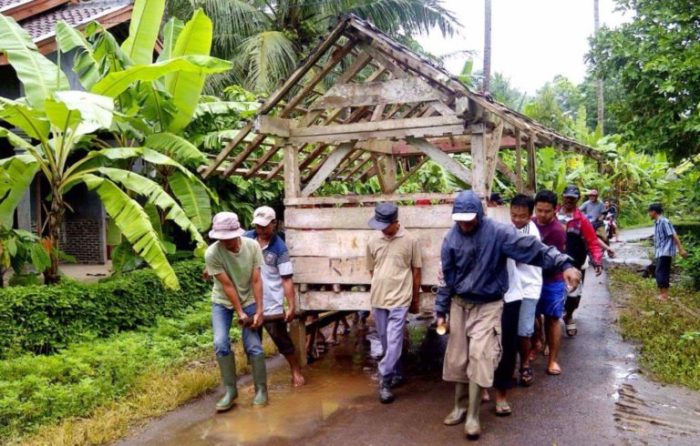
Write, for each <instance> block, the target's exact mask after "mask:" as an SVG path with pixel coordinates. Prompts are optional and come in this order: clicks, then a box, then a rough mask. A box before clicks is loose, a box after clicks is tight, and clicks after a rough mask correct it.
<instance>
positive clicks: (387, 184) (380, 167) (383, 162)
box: [369, 140, 396, 194]
mask: <svg viewBox="0 0 700 446" xmlns="http://www.w3.org/2000/svg"><path fill="white" fill-rule="evenodd" d="M369 144H370V145H371V146H373V147H374V148H377V149H389V150H391V146H392V142H391V141H387V140H382V141H370V143H369ZM372 158H373V159H374V162H375V164H376V165H377V174H378V176H379V185H380V187H381V188H382V193H384V194H390V193H392V192H394V190H396V158H394V156H393V155H381V156H378V155H375V154H374V153H372Z"/></svg>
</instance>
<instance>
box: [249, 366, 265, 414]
mask: <svg viewBox="0 0 700 446" xmlns="http://www.w3.org/2000/svg"><path fill="white" fill-rule="evenodd" d="M249 361H250V364H251V365H252V366H253V383H254V384H255V398H253V405H254V406H264V405H265V404H267V368H266V367H265V355H258V356H251V357H250V358H249Z"/></svg>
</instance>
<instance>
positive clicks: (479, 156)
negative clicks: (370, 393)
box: [203, 15, 602, 199]
mask: <svg viewBox="0 0 700 446" xmlns="http://www.w3.org/2000/svg"><path fill="white" fill-rule="evenodd" d="M547 146H552V147H554V148H555V149H558V150H562V151H572V152H577V153H581V154H584V155H587V156H590V157H593V158H595V159H597V160H599V161H602V157H601V155H600V153H599V152H596V151H595V150H593V149H591V148H590V147H587V146H585V145H582V144H580V143H578V142H576V141H574V140H572V139H569V138H567V137H565V136H562V135H560V134H558V133H556V132H554V131H552V130H550V129H547V128H546V127H544V126H542V125H540V124H538V123H537V122H535V121H533V120H532V119H530V118H528V117H526V116H524V115H523V114H521V113H518V112H516V111H514V110H511V109H509V108H508V107H506V106H504V105H502V104H500V103H497V102H495V101H493V100H492V99H491V98H490V97H488V96H486V95H483V94H480V93H475V92H473V91H471V90H469V89H468V88H467V87H465V86H464V85H463V84H462V83H461V82H459V80H457V79H456V78H455V77H454V76H453V75H451V74H450V73H448V72H447V71H446V70H444V69H443V68H442V67H439V66H437V65H436V64H434V63H433V62H432V61H430V60H428V59H427V58H425V57H423V56H421V55H419V54H417V53H415V52H414V51H412V50H410V49H409V48H407V47H406V46H404V45H401V44H400V43H398V42H396V41H395V40H393V39H392V38H390V37H389V36H387V35H386V34H384V33H383V32H382V31H380V30H379V29H377V28H376V27H375V26H373V25H372V24H371V23H369V22H367V21H365V20H362V19H360V18H358V17H357V16H354V15H348V16H344V17H342V18H341V19H340V20H339V22H338V24H337V26H336V27H335V28H333V29H332V30H330V33H329V35H328V36H327V37H326V38H325V39H324V40H323V41H322V42H321V43H320V44H319V45H318V46H317V47H316V49H315V50H314V51H313V52H312V53H311V54H310V55H309V56H308V57H307V58H306V59H305V60H304V61H303V62H302V63H301V64H300V65H299V67H298V68H297V69H296V71H294V72H293V73H292V74H291V76H290V77H289V78H288V79H287V80H286V81H285V82H284V83H283V85H281V86H280V87H279V88H278V89H277V90H276V91H275V92H274V93H272V94H271V95H270V96H269V97H268V98H267V100H266V101H265V102H264V103H263V104H262V105H261V107H260V108H259V109H258V111H257V113H256V116H255V118H254V120H251V121H250V122H249V123H247V124H246V125H245V126H244V127H243V128H242V129H241V131H239V132H238V133H237V135H236V137H235V138H233V139H232V140H231V141H230V142H229V143H228V144H227V146H226V147H225V148H224V149H223V150H222V151H221V152H220V153H219V155H218V156H217V157H216V159H215V160H213V161H212V163H211V164H210V165H209V166H208V167H207V168H206V169H204V170H203V175H204V176H205V177H206V176H209V175H212V174H217V173H218V174H222V175H224V176H228V175H232V174H236V175H242V176H244V177H247V178H250V177H263V178H267V179H273V178H276V177H278V176H281V175H282V174H283V172H284V165H285V162H283V160H284V158H285V157H286V158H287V159H286V162H287V164H288V165H290V166H293V167H295V168H297V169H298V175H299V178H297V179H293V178H292V180H293V182H294V181H296V182H297V183H298V186H297V187H298V188H299V190H298V191H296V192H295V191H294V190H293V188H292V189H289V190H287V198H288V199H289V198H290V194H291V195H292V196H298V197H308V196H310V195H311V194H312V193H313V192H314V191H315V190H316V189H317V188H318V187H319V186H320V185H321V184H322V183H323V182H325V181H327V180H332V179H336V180H343V181H353V180H362V181H366V180H367V179H368V178H371V177H372V176H374V175H377V176H378V177H379V180H380V183H381V184H382V190H383V192H384V193H385V194H390V193H392V192H394V191H395V190H396V189H397V188H398V187H399V186H400V185H401V184H402V183H403V181H405V180H406V179H407V178H408V177H410V176H411V175H412V174H414V173H415V172H416V171H417V170H418V169H419V168H420V167H421V166H422V165H423V163H424V162H425V161H427V160H428V159H433V160H435V161H436V162H438V163H439V164H440V165H442V166H443V167H444V168H446V169H447V170H448V171H449V172H451V173H452V174H454V175H456V176H457V177H458V178H460V179H462V180H463V181H465V182H468V183H470V184H472V187H474V188H475V189H477V190H479V191H481V192H488V191H490V188H491V182H492V180H493V176H494V174H495V169H496V168H497V169H499V170H500V171H501V172H503V173H504V174H506V176H508V177H509V178H510V179H511V180H512V181H513V182H514V183H516V184H517V185H518V189H521V190H527V189H530V190H533V189H534V187H535V175H534V173H535V169H534V162H535V150H536V149H537V148H540V147H547ZM501 149H503V150H506V149H508V150H515V151H516V153H517V157H516V167H515V171H512V170H510V169H508V167H507V166H506V165H505V164H504V163H502V162H501V161H500V160H499V159H498V152H499V150H501ZM469 152H471V155H472V171H470V170H469V169H467V167H466V166H464V165H463V164H461V163H459V162H458V161H456V160H455V159H454V158H453V157H450V156H449V155H448V154H450V153H469ZM283 153H284V154H285V155H284V156H283ZM521 153H522V155H521ZM521 156H523V158H527V160H526V162H525V163H524V164H526V165H527V172H528V175H527V181H524V180H523V177H524V173H523V172H524V168H525V166H524V165H523V163H522V162H521ZM290 157H292V158H294V159H291V158H290ZM286 175H287V174H285V176H286ZM290 175H293V174H291V173H290Z"/></svg>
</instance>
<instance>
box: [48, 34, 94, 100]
mask: <svg viewBox="0 0 700 446" xmlns="http://www.w3.org/2000/svg"><path fill="white" fill-rule="evenodd" d="M56 41H57V42H58V47H59V48H60V49H61V51H62V52H64V53H67V52H69V51H72V50H74V49H76V48H77V50H76V52H75V56H74V62H73V71H75V73H76V74H77V75H78V77H79V78H80V83H81V85H82V86H83V87H85V88H86V89H87V90H89V89H90V88H92V86H93V85H95V83H97V81H99V80H100V66H99V63H98V62H97V60H96V59H95V53H94V51H93V49H92V46H91V45H90V44H89V43H88V41H87V40H86V39H85V37H84V36H83V34H82V33H81V32H80V31H78V30H77V29H75V28H74V27H73V26H71V25H69V24H67V23H66V22H64V21H63V20H61V21H59V22H58V23H57V24H56Z"/></svg>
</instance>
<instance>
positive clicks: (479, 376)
mask: <svg viewBox="0 0 700 446" xmlns="http://www.w3.org/2000/svg"><path fill="white" fill-rule="evenodd" d="M502 313H503V301H502V300H499V301H496V302H489V303H486V304H467V303H464V302H463V301H462V300H460V299H459V298H457V297H455V298H453V299H452V306H451V307H450V338H449V340H448V341H447V351H446V352H445V361H444V366H443V369H442V379H444V380H445V381H451V382H461V383H467V382H470V381H473V382H475V383H477V384H478V385H480V386H481V387H491V386H492V385H493V373H494V371H495V370H496V367H498V362H499V361H500V360H501V314H502Z"/></svg>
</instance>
